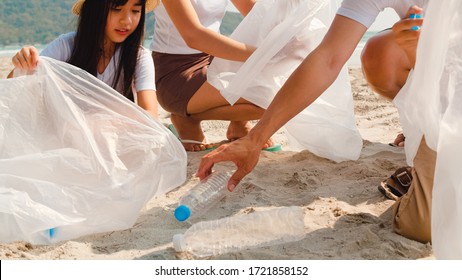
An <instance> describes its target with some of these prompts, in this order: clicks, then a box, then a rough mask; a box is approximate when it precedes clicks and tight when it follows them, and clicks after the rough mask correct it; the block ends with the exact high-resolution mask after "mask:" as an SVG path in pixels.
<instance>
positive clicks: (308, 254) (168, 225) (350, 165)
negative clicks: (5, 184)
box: [0, 58, 433, 260]
mask: <svg viewBox="0 0 462 280" xmlns="http://www.w3.org/2000/svg"><path fill="white" fill-rule="evenodd" d="M11 68H12V66H11V63H10V58H0V78H2V79H4V78H5V77H6V75H7V74H8V72H9V71H10V70H11ZM350 77H351V85H352V91H353V97H354V102H355V114H356V121H357V125H358V127H359V129H360V132H361V134H362V136H363V139H364V143H363V150H362V153H361V156H360V158H359V160H357V161H346V162H341V163H335V162H332V161H330V160H327V159H323V158H320V157H317V156H315V155H313V154H312V153H310V152H308V151H302V152H294V151H290V150H289V149H288V147H287V141H286V138H285V137H284V131H283V130H281V131H280V132H278V133H277V134H276V135H275V136H274V139H275V140H276V141H277V142H280V143H282V144H283V151H280V152H266V151H264V152H262V153H261V157H260V162H259V164H258V165H257V167H256V168H255V170H254V171H253V172H252V173H251V174H249V175H248V176H247V177H246V178H245V179H244V180H243V181H242V182H241V184H240V185H239V186H238V187H237V189H236V190H235V191H234V192H233V193H230V194H229V195H228V196H227V197H226V198H224V199H223V200H222V201H221V203H220V204H219V206H217V207H215V208H213V209H212V210H210V211H209V212H208V213H207V214H206V215H205V216H203V217H202V220H212V219H219V218H224V217H228V216H233V215H245V214H246V213H249V212H253V211H260V210H267V209H272V208H275V207H285V206H300V207H302V208H303V209H304V213H305V219H304V222H305V229H306V232H307V235H306V237H305V238H304V239H303V240H301V241H298V242H294V243H288V244H282V245H277V246H270V247H263V248H258V249H252V250H243V251H240V252H237V253H228V254H224V255H218V256H213V257H209V258H207V259H226V260H229V259H244V260H265V259H299V260H308V259H320V260H328V259H342V260H347V259H356V260H357V259H422V258H425V259H426V258H430V259H431V258H433V253H432V248H431V245H430V244H422V243H419V242H416V241H412V240H409V239H406V238H404V237H402V236H400V235H397V234H395V233H394V232H393V231H392V228H391V207H392V205H393V203H394V201H391V200H387V199H385V198H384V197H383V195H382V194H381V193H380V192H379V191H378V190H377V186H378V184H379V182H380V181H381V180H383V179H385V178H386V177H388V176H389V175H390V174H391V173H392V172H393V171H394V170H395V169H397V168H398V167H401V166H403V165H405V155H404V150H403V148H397V147H391V146H389V145H388V143H389V142H392V141H393V139H394V138H395V136H396V134H397V133H399V132H400V131H401V128H400V124H399V118H398V113H397V110H396V108H395V107H394V106H393V104H392V103H391V102H389V101H386V100H384V99H382V98H380V97H378V95H376V94H374V93H373V92H372V91H371V90H370V89H369V88H368V86H367V83H366V81H365V80H364V78H363V76H362V73H361V69H360V68H357V67H355V68H351V69H350ZM161 121H162V122H164V123H169V122H170V121H169V119H168V114H167V113H165V112H162V114H161ZM226 128H227V123H226V122H221V121H208V122H204V123H203V129H204V132H205V134H206V135H207V137H208V139H209V140H211V141H219V140H223V139H224V138H225V132H226ZM205 153H206V152H196V153H193V152H190V153H188V170H187V171H188V173H187V174H188V176H187V177H188V179H187V181H186V182H185V183H184V184H183V185H182V186H180V187H178V188H176V189H175V190H173V191H171V192H169V193H167V194H166V195H164V196H161V197H156V198H153V199H152V200H150V201H149V203H148V204H147V205H146V206H145V208H144V209H143V210H142V211H141V213H140V215H139V218H138V220H137V222H136V223H135V225H133V227H132V228H130V229H127V230H124V231H117V232H106V233H101V234H94V235H90V236H86V237H82V238H79V239H76V240H71V241H67V242H62V243H58V244H55V245H52V246H36V245H32V244H29V243H25V242H15V243H10V244H0V259H3V260H5V259H47V260H50V259H123V260H127V259H149V260H175V259H198V258H197V257H195V256H194V255H192V254H189V253H177V252H175V250H174V249H173V246H172V237H173V235H174V234H177V233H184V232H185V231H186V230H187V229H188V228H189V227H190V226H191V224H188V223H180V222H177V221H176V220H175V219H174V217H173V210H174V209H175V207H176V206H177V203H178V200H179V199H180V197H181V196H182V195H183V194H184V193H185V192H186V191H187V190H188V189H190V188H191V187H192V186H194V185H195V184H196V183H197V182H198V179H197V178H195V176H194V174H195V172H196V170H197V167H198V164H199V162H200V159H201V157H202V156H203V155H204V154H205ZM216 168H217V169H224V170H232V169H234V166H233V164H232V163H224V164H220V165H217V166H216Z"/></svg>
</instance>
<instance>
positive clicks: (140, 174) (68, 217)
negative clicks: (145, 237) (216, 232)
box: [0, 57, 186, 244]
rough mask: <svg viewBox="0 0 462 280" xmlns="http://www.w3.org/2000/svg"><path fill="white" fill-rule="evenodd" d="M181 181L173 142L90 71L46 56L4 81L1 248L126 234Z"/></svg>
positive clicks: (181, 162)
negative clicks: (27, 70)
mask: <svg viewBox="0 0 462 280" xmlns="http://www.w3.org/2000/svg"><path fill="white" fill-rule="evenodd" d="M185 179H186V153H185V151H184V149H183V147H182V146H181V144H180V143H179V142H178V140H177V139H176V138H175V136H174V135H173V134H172V133H170V132H169V131H168V130H167V129H166V128H165V127H164V126H163V125H162V124H161V123H159V122H157V121H155V120H153V119H152V118H151V117H150V116H149V115H148V114H147V113H146V112H145V111H144V110H143V109H141V108H140V107H138V106H137V105H136V104H134V103H133V102H131V101H129V100H128V99H126V98H125V97H123V96H122V95H121V94H119V93H118V92H116V91H114V90H113V89H112V88H110V87H109V86H107V85H106V84H104V83H103V82H101V81H99V80H98V79H96V78H95V77H93V76H91V75H90V74H88V73H86V72H85V71H83V70H81V69H78V68H76V67H74V66H72V65H69V64H67V63H63V62H59V61H55V60H52V59H50V58H45V57H41V58H40V61H39V65H38V69H37V70H36V71H34V73H32V74H31V75H26V76H21V77H17V78H14V79H8V80H0V227H1V230H0V242H12V241H28V242H31V243H34V244H49V243H54V242H58V241H62V240H68V239H72V238H76V237H79V236H83V235H87V234H92V233H98V232H105V231H113V230H122V229H127V228H130V227H131V226H132V225H133V224H134V222H135V221H136V219H137V217H138V215H139V211H140V210H141V209H142V207H143V206H144V205H145V203H146V202H147V201H148V200H150V199H151V198H153V197H154V196H158V195H162V194H165V193H166V192H168V191H170V190H172V189H173V188H175V187H177V186H179V185H181V184H182V183H183V182H184V181H185Z"/></svg>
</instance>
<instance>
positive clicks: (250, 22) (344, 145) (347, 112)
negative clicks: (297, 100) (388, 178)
mask: <svg viewBox="0 0 462 280" xmlns="http://www.w3.org/2000/svg"><path fill="white" fill-rule="evenodd" d="M335 3H336V2H335V1H329V0H284V1H280V0H261V1H257V3H256V4H255V6H254V8H253V9H252V10H251V12H250V13H249V14H248V15H247V16H246V17H245V18H244V20H243V21H242V22H241V23H240V24H239V26H238V27H237V28H236V30H235V31H234V32H233V34H232V35H231V37H232V38H234V39H236V40H238V41H240V42H244V43H247V44H250V45H254V46H258V49H257V50H256V51H255V52H254V53H253V54H252V56H251V57H250V58H249V59H248V60H247V61H246V62H245V63H241V62H235V61H228V60H223V59H219V58H214V60H213V62H212V64H211V65H210V67H209V70H208V76H207V80H208V81H209V83H210V84H212V85H213V86H214V87H215V88H217V89H218V90H220V92H221V94H222V95H223V96H224V97H225V98H226V99H227V101H228V102H229V103H230V104H234V103H235V102H236V101H237V100H238V99H239V98H241V97H242V98H244V99H246V100H248V101H250V102H252V103H254V104H256V105H258V106H260V107H262V108H267V107H268V106H269V104H270V103H271V101H272V100H273V98H274V96H275V95H276V93H277V92H278V90H279V89H280V88H281V86H282V85H283V84H284V82H285V81H286V80H287V79H288V77H289V76H290V74H291V73H292V72H293V71H294V70H295V69H296V68H297V67H298V65H300V63H301V62H302V61H303V59H304V58H305V57H306V56H307V55H308V54H309V53H310V52H311V51H312V50H313V49H314V48H315V47H317V45H318V44H319V43H320V41H321V40H322V38H323V36H324V34H325V33H326V31H327V29H328V26H329V25H330V23H331V21H332V18H333V15H335V11H336V8H337V5H336V4H335ZM319 75H323V73H319ZM285 128H286V131H287V134H288V138H289V140H290V144H291V146H292V148H294V149H308V150H310V151H311V152H313V153H315V154H317V155H319V156H322V157H326V158H329V159H332V160H335V161H342V160H353V159H357V158H358V157H359V154H360V152H361V148H362V138H361V135H360V134H359V131H358V129H357V127H356V123H355V118H354V110H353V97H352V94H351V87H350V83H349V80H348V73H347V71H346V68H344V69H343V70H342V71H341V73H340V74H339V77H338V78H337V80H336V81H335V82H334V84H333V85H332V86H331V87H330V88H329V89H328V90H326V91H325V92H324V93H323V95H322V96H321V97H320V98H318V100H316V101H315V102H314V103H313V104H311V105H310V106H309V107H308V108H307V109H305V110H304V111H302V112H301V113H300V114H298V115H297V116H296V117H295V118H293V119H292V120H291V121H289V122H288V123H287V124H286V126H285Z"/></svg>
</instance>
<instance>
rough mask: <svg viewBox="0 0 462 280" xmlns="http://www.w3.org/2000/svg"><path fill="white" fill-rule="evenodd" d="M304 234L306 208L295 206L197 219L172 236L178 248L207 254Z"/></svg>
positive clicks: (284, 240)
mask: <svg viewBox="0 0 462 280" xmlns="http://www.w3.org/2000/svg"><path fill="white" fill-rule="evenodd" d="M304 237H305V223H304V213H303V209H302V208H300V207H296V206H292V207H284V208H277V209H272V210H267V211H258V212H253V213H250V214H248V215H238V216H232V217H227V218H223V219H219V220H212V221H202V222H199V223H196V224H194V225H193V226H191V227H190V228H189V229H188V230H187V231H186V232H185V233H184V234H175V235H174V236H173V247H174V249H175V251H177V252H185V251H187V252H190V253H192V254H194V255H196V256H198V257H207V256H212V255H219V254H224V253H230V252H236V251H241V250H244V249H249V248H257V247H263V246H272V245H277V244H282V243H287V242H294V241H298V240H301V239H303V238H304Z"/></svg>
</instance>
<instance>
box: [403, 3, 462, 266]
mask: <svg viewBox="0 0 462 280" xmlns="http://www.w3.org/2000/svg"><path fill="white" fill-rule="evenodd" d="M397 105H398V106H399V107H398V109H399V113H400V118H401V123H402V125H403V128H404V133H405V135H406V146H405V147H406V150H407V151H406V152H407V153H406V156H407V160H408V162H412V160H413V159H414V156H415V151H416V150H417V147H416V145H418V143H420V140H421V138H422V135H425V140H426V142H427V145H428V146H429V147H430V148H431V149H433V150H435V151H436V152H437V159H436V168H435V178H434V184H433V200H432V217H431V219H432V220H431V221H432V245H433V251H434V253H435V256H436V257H437V258H442V259H462V172H461V168H462V2H461V1H460V0H446V1H436V0H431V1H430V2H429V4H428V6H427V9H426V14H425V20H424V24H423V26H422V33H421V35H420V39H419V45H418V48H417V60H416V65H415V69H414V71H413V73H412V76H411V77H410V78H409V79H408V82H407V84H406V87H405V88H403V89H402V90H401V91H400V93H399V94H398V96H397ZM406 128H408V129H409V131H410V133H408V131H407V130H406ZM408 139H409V140H412V142H411V141H410V142H409V143H408Z"/></svg>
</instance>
